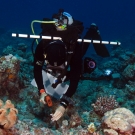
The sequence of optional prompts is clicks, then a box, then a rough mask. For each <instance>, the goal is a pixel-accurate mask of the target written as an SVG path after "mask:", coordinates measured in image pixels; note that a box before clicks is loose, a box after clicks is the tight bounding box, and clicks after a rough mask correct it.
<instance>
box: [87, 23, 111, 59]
mask: <svg viewBox="0 0 135 135" xmlns="http://www.w3.org/2000/svg"><path fill="white" fill-rule="evenodd" d="M84 39H92V40H100V41H101V40H102V39H101V36H100V33H99V30H98V27H97V26H96V24H93V23H92V24H91V26H90V28H88V31H87V32H86V35H85V36H84ZM85 44H86V46H87V48H88V45H87V44H88V43H84V48H85ZM93 46H94V49H95V52H96V53H97V55H99V56H101V57H109V56H110V54H109V52H108V50H107V48H106V46H105V45H104V44H98V43H93ZM85 51H86V49H85Z"/></svg>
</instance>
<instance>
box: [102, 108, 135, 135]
mask: <svg viewBox="0 0 135 135" xmlns="http://www.w3.org/2000/svg"><path fill="white" fill-rule="evenodd" d="M102 121H103V122H102V125H103V126H104V127H105V128H109V129H113V130H114V131H116V132H118V133H122V134H123V135H131V134H133V132H135V115H134V114H133V113H132V112H131V111H130V110H128V109H126V108H116V109H114V110H112V111H108V112H106V113H105V114H104V117H103V118H102Z"/></svg>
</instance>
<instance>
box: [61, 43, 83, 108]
mask: <svg viewBox="0 0 135 135" xmlns="http://www.w3.org/2000/svg"><path fill="white" fill-rule="evenodd" d="M81 65H82V57H81V46H80V45H78V46H77V48H76V50H75V54H74V55H73V57H72V59H71V63H70V84H69V88H68V90H67V92H66V93H65V94H64V97H67V99H68V98H69V99H70V98H71V97H72V96H73V95H74V94H75V92H76V89H77V86H78V82H79V80H80V75H81V69H82V67H81ZM62 102H64V103H66V105H67V106H68V104H69V101H67V100H66V99H65V98H63V97H62V98H61V104H62ZM63 106H64V105H63ZM65 107H66V106H65Z"/></svg>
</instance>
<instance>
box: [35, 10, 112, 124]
mask: <svg viewBox="0 0 135 135" xmlns="http://www.w3.org/2000/svg"><path fill="white" fill-rule="evenodd" d="M43 20H44V21H52V20H53V21H55V24H45V23H42V24H41V28H42V33H41V34H42V35H44V36H51V37H52V39H51V40H50V39H42V40H41V41H40V42H39V44H38V45H37V47H36V50H35V55H34V78H35V81H36V84H37V87H38V92H39V95H40V102H42V103H43V104H48V105H49V106H51V105H52V101H51V98H50V96H49V95H48V94H47V92H46V89H45V87H44V83H43V75H42V70H43V69H45V71H46V72H49V73H50V74H52V75H53V76H55V77H56V78H57V80H56V82H55V83H53V84H52V86H51V87H53V88H56V87H57V85H59V84H61V83H62V79H63V78H64V77H65V76H66V79H65V81H66V80H69V82H70V83H69V87H68V89H67V91H66V92H65V93H64V94H63V95H62V96H61V97H60V99H59V100H60V102H59V106H58V107H57V109H56V111H55V113H54V114H51V117H52V118H51V120H52V121H57V120H59V119H60V118H61V117H62V116H63V114H64V112H65V110H66V108H67V107H68V106H69V105H70V104H74V102H73V100H72V96H73V95H74V94H75V92H76V89H77V86H78V82H79V80H80V78H81V74H82V58H83V56H84V55H85V53H86V51H87V49H88V47H89V44H90V43H85V42H83V40H82V42H81V43H78V42H77V39H78V38H80V37H81V34H82V32H83V29H84V26H83V23H82V22H80V21H78V20H75V19H73V17H72V16H71V15H70V14H69V13H67V12H64V10H62V9H60V10H59V12H58V13H57V14H54V15H53V16H52V19H48V18H44V19H43ZM54 36H55V37H61V39H59V40H54V39H53V37H54ZM84 39H92V40H101V36H100V33H99V30H98V27H97V26H96V24H94V23H92V24H91V25H90V28H88V31H87V32H86V34H85V36H84ZM93 46H94V49H95V52H96V53H97V55H99V56H101V57H109V56H110V55H109V52H108V50H107V49H106V47H105V45H104V44H96V43H93ZM95 67H96V65H95V61H94V60H92V59H90V58H86V59H85V62H84V68H85V69H84V72H88V73H90V72H92V71H93V70H94V69H95Z"/></svg>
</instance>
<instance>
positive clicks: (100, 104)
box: [92, 96, 119, 116]
mask: <svg viewBox="0 0 135 135" xmlns="http://www.w3.org/2000/svg"><path fill="white" fill-rule="evenodd" d="M92 106H93V107H94V111H95V113H96V114H98V115H100V116H103V115H104V113H106V112H107V111H110V110H113V109H115V108H118V107H119V105H118V103H117V101H116V100H115V99H114V96H109V97H107V96H105V97H99V98H98V99H97V101H96V102H95V104H92Z"/></svg>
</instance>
